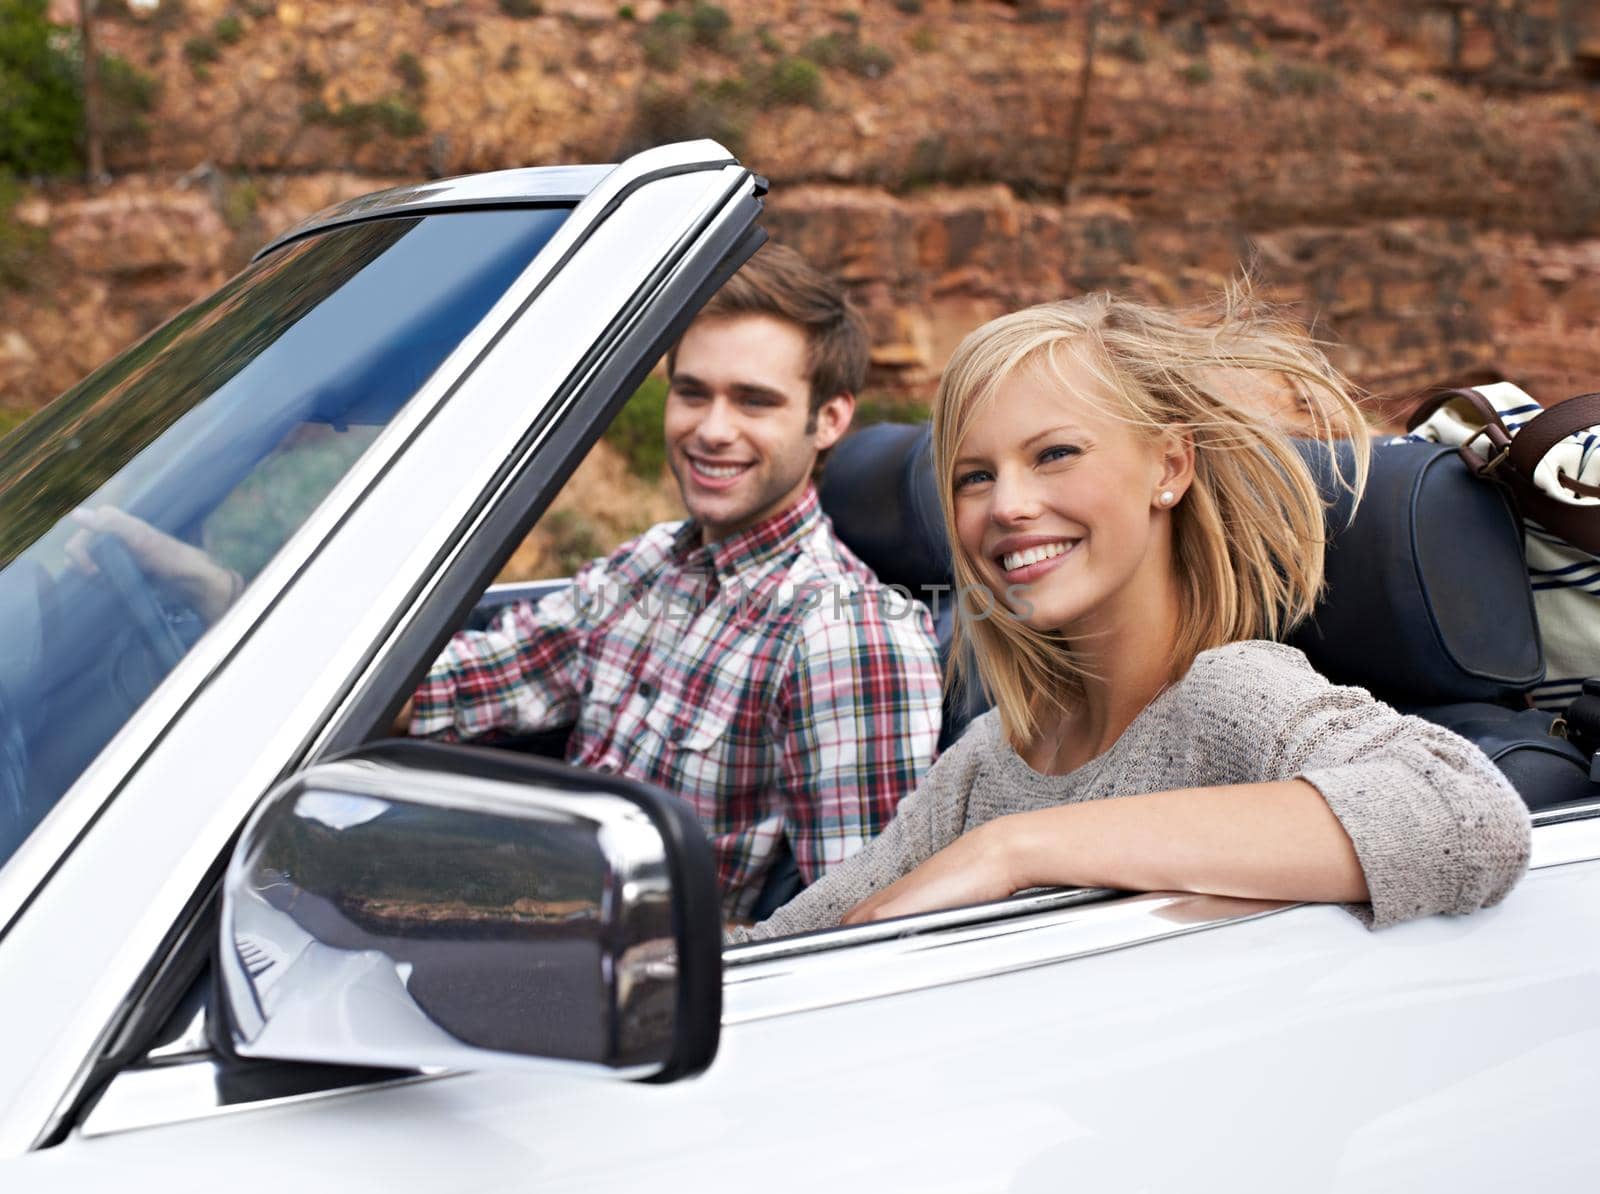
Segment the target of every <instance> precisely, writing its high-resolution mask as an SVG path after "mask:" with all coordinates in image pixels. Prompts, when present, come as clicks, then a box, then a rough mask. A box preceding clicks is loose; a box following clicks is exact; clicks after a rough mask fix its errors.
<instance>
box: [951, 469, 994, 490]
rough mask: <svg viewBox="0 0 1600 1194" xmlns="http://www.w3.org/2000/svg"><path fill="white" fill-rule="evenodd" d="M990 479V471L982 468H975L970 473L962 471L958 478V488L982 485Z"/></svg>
mask: <svg viewBox="0 0 1600 1194" xmlns="http://www.w3.org/2000/svg"><path fill="white" fill-rule="evenodd" d="M988 479H989V474H988V473H986V472H985V471H984V470H983V469H981V468H975V469H973V470H972V471H971V472H970V473H962V474H961V475H960V476H959V477H957V478H956V488H957V489H965V488H966V487H967V486H968V485H981V484H982V483H983V482H985V481H987V480H988Z"/></svg>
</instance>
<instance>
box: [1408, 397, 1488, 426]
mask: <svg viewBox="0 0 1600 1194" xmlns="http://www.w3.org/2000/svg"><path fill="white" fill-rule="evenodd" d="M1458 398H1459V399H1460V400H1461V401H1462V402H1465V403H1467V404H1468V405H1469V406H1471V407H1472V409H1473V410H1474V411H1476V412H1477V415H1478V417H1479V418H1480V419H1482V420H1483V425H1484V426H1485V427H1491V426H1492V427H1498V428H1500V430H1501V431H1504V430H1505V429H1506V425H1505V424H1504V423H1502V422H1501V421H1500V412H1499V411H1497V410H1495V408H1494V404H1493V403H1491V402H1490V401H1489V400H1488V399H1487V398H1485V397H1484V396H1483V395H1482V394H1480V393H1478V391H1477V390H1470V389H1468V390H1440V391H1439V392H1438V393H1437V394H1434V395H1432V396H1431V397H1429V398H1426V399H1424V400H1423V403H1422V405H1421V406H1419V407H1417V409H1416V410H1414V411H1412V412H1411V417H1410V418H1409V419H1407V420H1406V430H1407V431H1415V430H1416V429H1417V427H1418V426H1419V425H1420V424H1422V423H1424V422H1425V421H1426V420H1427V419H1428V416H1429V415H1431V414H1433V412H1434V411H1436V410H1438V409H1439V408H1440V407H1441V406H1443V405H1444V404H1445V403H1446V402H1452V401H1455V400H1456V399H1458Z"/></svg>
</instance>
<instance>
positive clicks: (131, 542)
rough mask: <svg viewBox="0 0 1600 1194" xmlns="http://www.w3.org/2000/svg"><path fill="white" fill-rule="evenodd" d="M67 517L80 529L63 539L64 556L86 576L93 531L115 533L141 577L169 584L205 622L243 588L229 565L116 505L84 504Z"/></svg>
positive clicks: (90, 562) (89, 570)
mask: <svg viewBox="0 0 1600 1194" xmlns="http://www.w3.org/2000/svg"><path fill="white" fill-rule="evenodd" d="M72 517H73V519H74V520H75V521H76V522H78V523H79V524H80V525H81V526H82V527H83V528H84V529H83V530H82V531H80V532H79V533H78V534H76V535H74V536H73V537H72V538H71V539H69V540H68V541H67V545H66V553H67V558H68V559H70V560H71V561H72V562H73V563H74V564H76V565H77V566H78V567H79V568H81V569H82V570H83V571H84V572H86V573H89V574H90V575H93V574H94V573H95V572H97V571H99V569H98V568H97V567H96V565H95V562H94V560H93V558H92V557H91V555H90V550H89V548H90V545H91V543H92V542H93V541H94V536H95V535H112V536H115V537H116V538H117V539H119V540H121V542H122V544H123V546H125V547H126V548H127V549H128V553H129V554H130V555H131V556H132V557H133V559H134V561H135V562H136V563H137V564H138V565H139V568H140V570H141V571H143V572H144V573H145V575H146V576H150V577H154V578H156V579H158V580H162V581H165V582H166V583H168V584H170V585H171V586H172V587H173V588H174V589H175V590H176V591H177V593H178V595H179V596H181V597H182V598H183V599H184V600H185V601H186V602H187V603H188V604H189V605H190V607H191V608H193V609H194V611H195V612H196V613H197V614H199V615H200V617H201V618H202V619H203V620H204V621H205V623H206V624H207V625H210V624H211V623H212V622H215V621H216V620H217V619H218V618H219V617H221V616H222V614H223V611H225V610H226V609H227V608H228V607H229V606H230V605H232V604H233V602H234V600H235V599H236V598H237V597H238V596H239V593H240V592H241V591H242V590H243V589H244V578H243V577H241V576H240V575H239V574H238V573H237V572H235V571H233V569H231V568H224V567H223V566H222V565H221V564H219V563H217V562H216V561H215V560H213V559H212V558H211V557H210V556H208V555H207V554H206V553H205V552H203V551H201V550H200V549H199V548H198V547H192V546H190V545H189V544H187V543H185V542H183V541H182V540H181V539H175V538H173V537H172V536H171V535H168V534H167V533H166V532H164V531H158V530H157V529H156V528H155V527H153V526H151V525H150V524H149V523H147V522H145V521H143V520H142V519H139V518H135V517H134V516H133V515H131V514H128V513H126V512H124V511H122V510H118V509H117V508H116V507H115V506H100V507H97V508H95V509H93V510H91V509H88V508H87V507H84V508H81V509H78V510H74V511H73V513H72Z"/></svg>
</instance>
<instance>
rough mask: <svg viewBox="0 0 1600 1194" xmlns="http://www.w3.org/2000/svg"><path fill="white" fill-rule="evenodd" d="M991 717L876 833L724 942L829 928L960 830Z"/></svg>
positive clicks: (970, 733) (969, 733)
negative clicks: (766, 916) (801, 889)
mask: <svg viewBox="0 0 1600 1194" xmlns="http://www.w3.org/2000/svg"><path fill="white" fill-rule="evenodd" d="M995 720H996V719H995V717H994V715H993V714H988V715H985V717H983V718H979V719H978V720H977V721H975V722H973V724H972V725H971V726H969V727H968V729H967V732H966V733H964V734H963V735H962V736H961V738H960V740H959V741H957V742H956V744H955V745H954V746H952V747H951V748H950V749H949V750H947V751H945V753H944V754H943V755H941V756H940V757H939V761H938V762H936V763H935V764H934V765H933V766H932V767H931V768H930V769H929V770H928V773H927V774H926V775H925V776H923V778H922V782H921V783H920V784H918V785H917V789H916V791H914V792H912V793H911V795H909V796H907V797H906V798H905V799H904V800H902V801H901V802H900V807H899V808H898V809H897V810H896V812H895V815H894V819H893V820H892V821H890V822H889V824H888V826H887V827H886V828H885V829H884V831H883V832H882V833H881V834H880V835H878V836H877V837H875V838H873V839H872V841H870V842H868V843H867V844H866V845H865V846H863V847H862V848H861V849H860V850H859V851H857V852H856V853H855V854H852V855H851V856H850V857H849V858H847V859H845V860H844V861H843V862H841V863H838V864H837V865H835V866H833V867H831V868H830V869H829V870H828V871H827V872H826V873H825V874H823V875H822V877H821V878H819V879H818V880H817V881H816V882H815V883H813V884H811V886H809V887H807V888H806V889H805V890H804V891H802V892H801V893H800V894H799V895H797V896H795V898H794V899H792V900H790V901H789V902H788V903H787V904H785V905H784V906H783V907H782V908H779V909H778V910H777V911H776V912H774V913H773V914H772V915H771V916H769V917H768V918H767V919H766V920H764V921H762V922H761V923H760V924H758V925H755V926H753V927H752V928H749V929H745V928H734V929H730V930H729V931H728V937H727V941H728V944H730V945H736V944H739V943H741V942H745V941H764V940H766V939H768V938H771V937H788V936H791V935H793V934H795V933H808V932H811V931H812V930H813V929H828V928H833V927H834V926H835V925H837V924H838V923H839V919H840V918H841V917H842V916H843V915H844V914H845V913H846V912H848V911H850V909H852V908H854V907H855V906H856V905H857V904H859V903H860V902H861V901H862V900H864V899H866V898H867V897H868V896H870V895H871V894H872V893H873V892H875V891H879V890H881V889H882V888H885V887H887V886H889V884H891V883H893V882H894V881H895V880H896V879H898V878H900V876H902V875H904V874H906V873H907V872H909V871H910V870H911V869H912V868H914V867H916V866H918V865H919V864H920V863H922V862H923V861H924V860H925V859H927V858H929V857H930V856H932V855H933V854H936V853H937V852H938V851H940V850H942V849H944V848H945V847H946V846H948V845H949V844H950V843H951V842H953V841H955V839H956V838H958V837H959V836H961V831H962V828H963V825H964V822H965V819H966V807H967V796H968V794H969V793H970V792H971V790H972V782H973V778H974V777H975V776H976V774H977V770H978V764H979V763H980V761H981V760H982V759H983V758H984V757H985V756H986V754H989V753H993V743H992V742H990V741H989V740H990V739H991V738H992V736H993V732H994V726H993V725H992V724H985V723H986V722H994V721H995ZM986 743H987V747H986V745H985V744H986Z"/></svg>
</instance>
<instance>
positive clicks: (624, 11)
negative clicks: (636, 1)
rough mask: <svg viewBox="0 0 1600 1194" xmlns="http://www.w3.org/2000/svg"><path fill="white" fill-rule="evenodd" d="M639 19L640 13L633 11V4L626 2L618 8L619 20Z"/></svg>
mask: <svg viewBox="0 0 1600 1194" xmlns="http://www.w3.org/2000/svg"><path fill="white" fill-rule="evenodd" d="M638 19H639V18H638V14H637V13H635V12H634V11H633V5H631V4H624V5H623V6H622V7H621V8H619V9H617V20H619V21H636V20H638Z"/></svg>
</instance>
